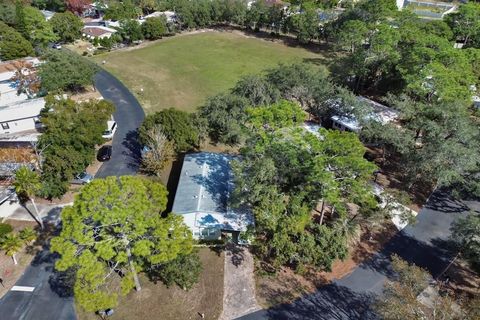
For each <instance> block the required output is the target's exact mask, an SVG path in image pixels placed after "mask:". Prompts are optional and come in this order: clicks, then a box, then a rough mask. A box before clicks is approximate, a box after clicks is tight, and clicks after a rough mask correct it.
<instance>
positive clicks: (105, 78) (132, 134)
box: [95, 70, 145, 178]
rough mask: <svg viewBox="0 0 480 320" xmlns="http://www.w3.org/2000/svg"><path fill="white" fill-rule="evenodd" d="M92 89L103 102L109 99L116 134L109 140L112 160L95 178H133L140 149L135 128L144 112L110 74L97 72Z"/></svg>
mask: <svg viewBox="0 0 480 320" xmlns="http://www.w3.org/2000/svg"><path fill="white" fill-rule="evenodd" d="M95 87H96V88H97V90H98V91H99V92H100V93H101V94H102V96H103V98H104V99H105V100H110V101H112V102H113V104H114V105H115V107H116V110H115V113H114V114H113V118H114V119H115V121H116V122H117V131H116V132H115V135H114V136H113V141H112V145H113V151H112V158H111V159H110V161H107V162H104V163H103V164H102V166H101V167H100V170H98V172H97V174H96V175H95V177H96V178H105V177H107V176H123V175H133V174H135V173H137V171H138V167H139V163H140V150H141V146H140V144H139V142H138V139H137V138H138V133H137V129H138V127H139V126H140V125H141V124H142V122H143V119H144V118H145V113H144V112H143V109H142V107H141V106H140V103H138V101H137V99H136V98H135V97H134V96H133V94H132V93H131V92H130V91H129V90H128V89H127V87H125V85H123V83H121V82H120V81H119V80H118V79H117V78H115V77H114V76H113V75H111V74H110V73H108V72H106V71H104V70H102V71H100V72H98V73H97V75H96V77H95Z"/></svg>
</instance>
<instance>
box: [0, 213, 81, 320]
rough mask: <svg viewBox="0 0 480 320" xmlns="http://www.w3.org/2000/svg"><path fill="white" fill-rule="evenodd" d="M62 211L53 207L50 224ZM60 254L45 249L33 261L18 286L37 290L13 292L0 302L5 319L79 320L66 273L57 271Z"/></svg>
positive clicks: (3, 318)
mask: <svg viewBox="0 0 480 320" xmlns="http://www.w3.org/2000/svg"><path fill="white" fill-rule="evenodd" d="M60 212H61V208H53V209H51V210H50V211H49V213H48V215H47V216H45V217H44V221H46V222H55V221H58V219H59V214H60ZM56 258H57V257H56V255H54V254H52V253H50V252H49V250H48V246H45V247H44V248H43V250H42V251H41V252H39V253H38V254H37V255H36V256H35V258H34V259H33V261H32V263H31V265H30V266H29V267H28V268H27V269H26V270H25V273H24V274H23V275H22V277H21V278H20V279H19V280H18V281H17V282H16V283H15V285H16V286H25V287H34V288H35V289H34V290H33V292H19V291H9V292H7V294H6V295H5V296H3V297H2V299H0V319H1V320H52V319H58V320H75V319H76V316H75V308H74V304H73V297H72V294H71V287H70V288H69V286H68V284H66V283H65V282H64V277H63V274H62V273H56V272H54V269H53V266H54V262H55V259H56Z"/></svg>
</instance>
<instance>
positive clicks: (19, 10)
mask: <svg viewBox="0 0 480 320" xmlns="http://www.w3.org/2000/svg"><path fill="white" fill-rule="evenodd" d="M15 28H16V30H18V32H20V34H21V35H22V36H24V37H25V38H27V39H29V32H28V30H27V21H26V15H25V6H24V4H23V2H22V1H20V0H17V1H16V2H15Z"/></svg>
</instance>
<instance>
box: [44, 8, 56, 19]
mask: <svg viewBox="0 0 480 320" xmlns="http://www.w3.org/2000/svg"><path fill="white" fill-rule="evenodd" d="M40 11H41V12H42V14H43V16H44V17H45V20H47V21H48V20H50V19H52V17H53V15H54V14H55V12H53V11H48V10H40Z"/></svg>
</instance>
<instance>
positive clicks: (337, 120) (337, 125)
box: [331, 97, 398, 132]
mask: <svg viewBox="0 0 480 320" xmlns="http://www.w3.org/2000/svg"><path fill="white" fill-rule="evenodd" d="M358 99H360V100H361V101H364V102H366V103H368V104H369V105H370V107H371V108H372V111H371V113H370V114H369V115H367V116H366V117H367V119H365V120H373V121H377V122H380V123H382V124H387V123H389V122H393V121H395V120H396V119H397V118H398V112H397V111H396V110H394V109H392V108H389V107H387V106H384V105H383V104H380V103H378V102H376V101H373V100H370V99H367V98H365V97H358ZM331 120H332V127H333V128H334V129H338V130H341V131H351V132H359V131H360V130H361V129H362V125H361V124H360V122H359V120H358V119H356V118H355V116H353V115H348V116H347V115H345V116H339V115H335V116H332V117H331Z"/></svg>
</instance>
